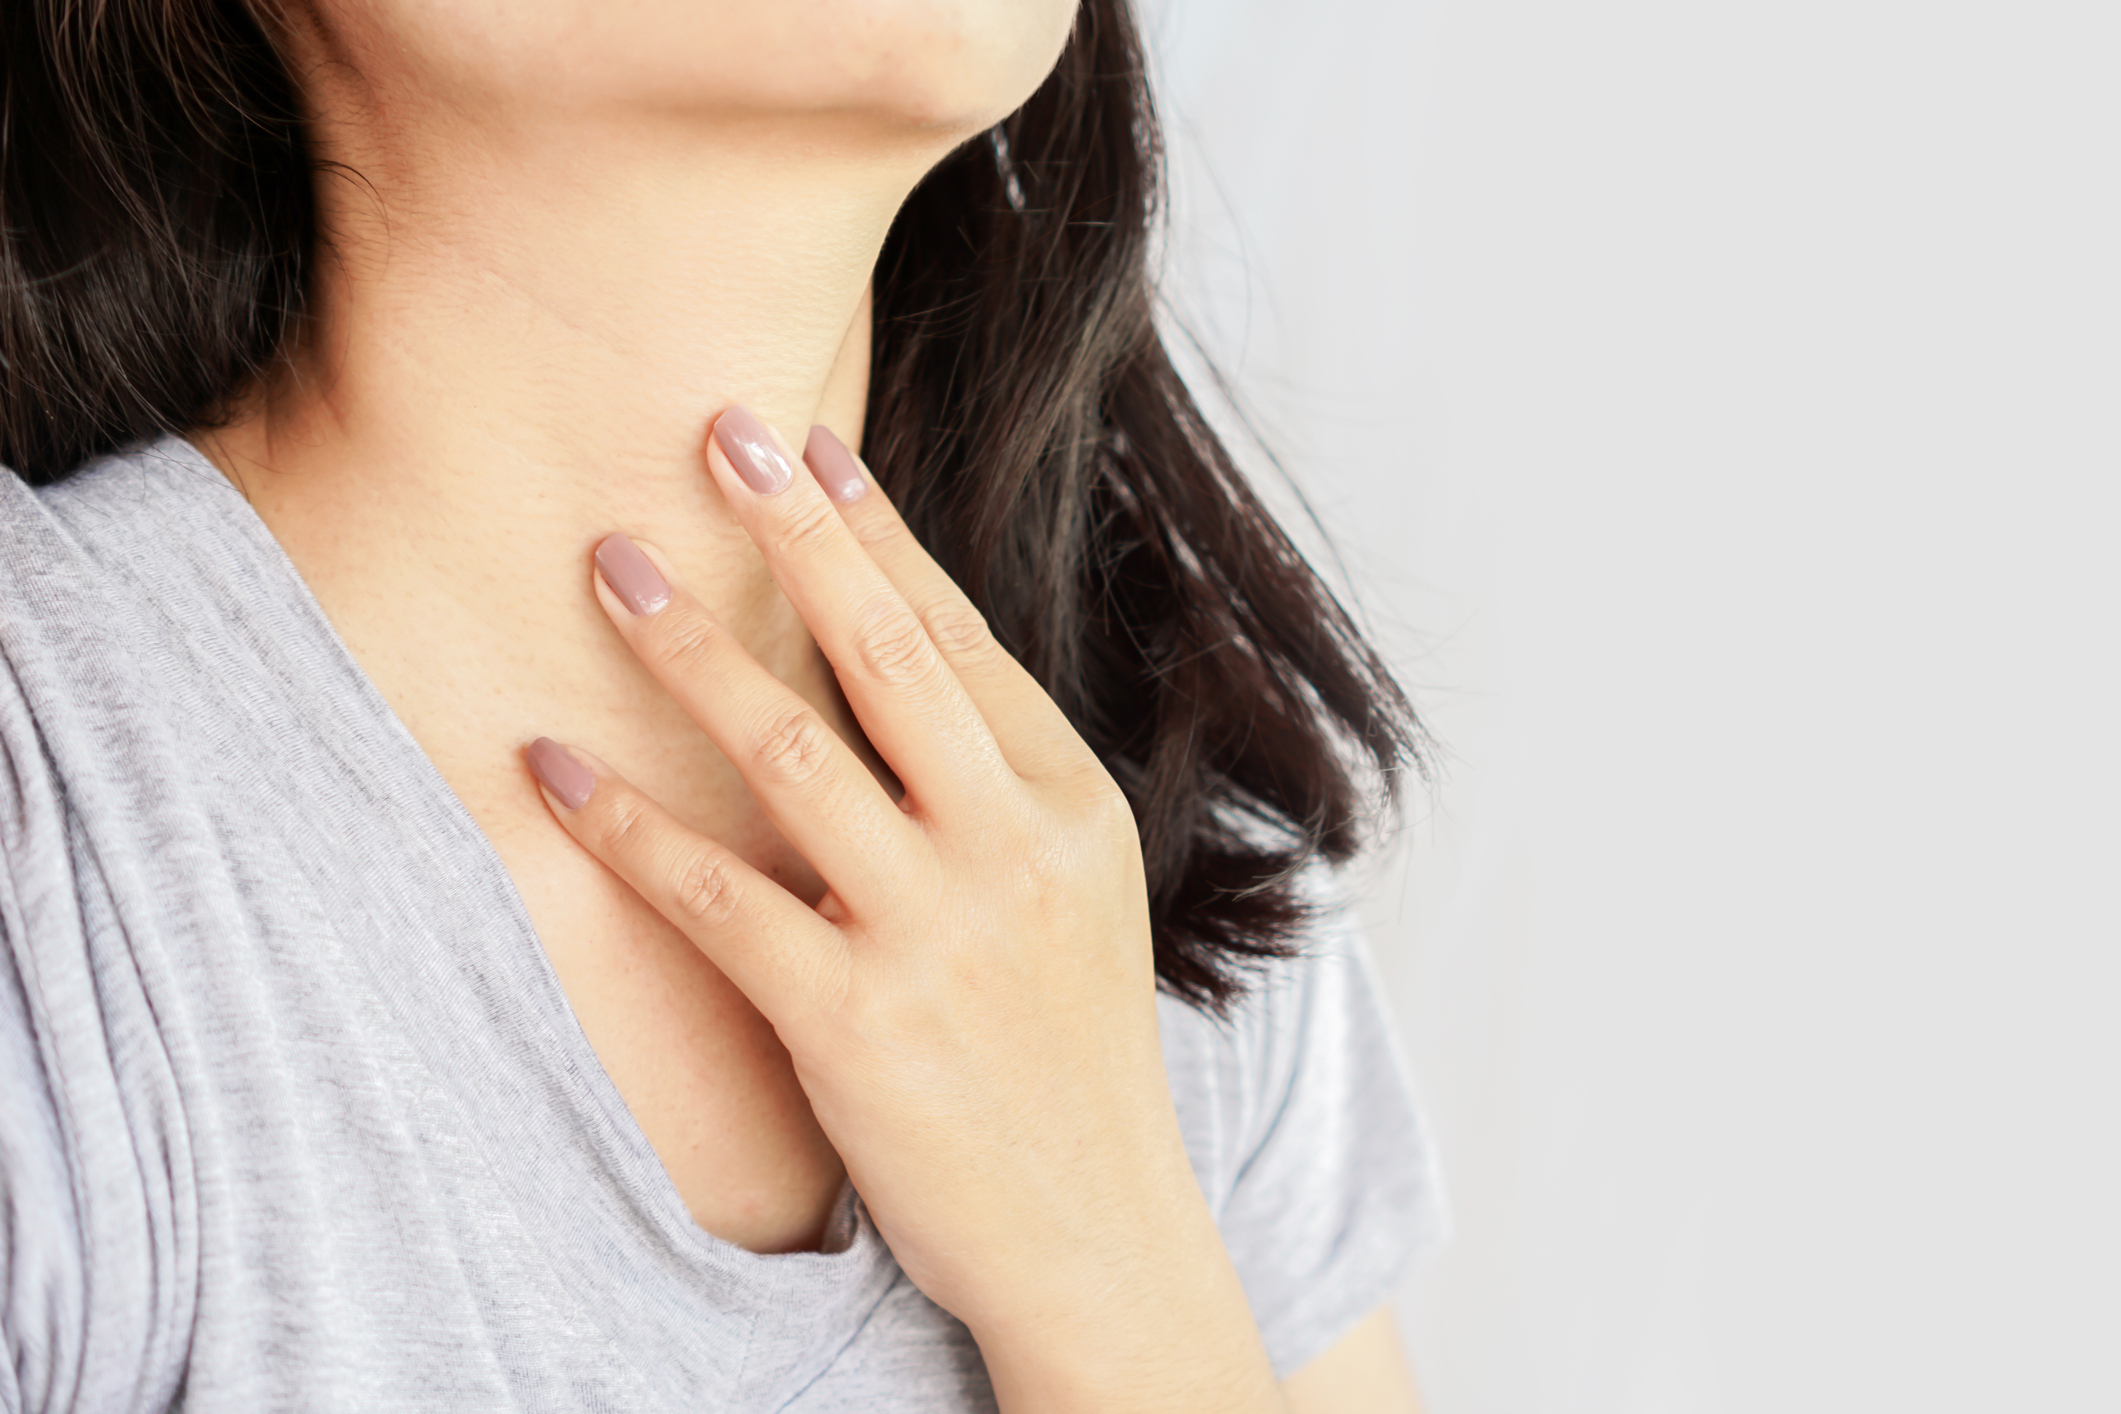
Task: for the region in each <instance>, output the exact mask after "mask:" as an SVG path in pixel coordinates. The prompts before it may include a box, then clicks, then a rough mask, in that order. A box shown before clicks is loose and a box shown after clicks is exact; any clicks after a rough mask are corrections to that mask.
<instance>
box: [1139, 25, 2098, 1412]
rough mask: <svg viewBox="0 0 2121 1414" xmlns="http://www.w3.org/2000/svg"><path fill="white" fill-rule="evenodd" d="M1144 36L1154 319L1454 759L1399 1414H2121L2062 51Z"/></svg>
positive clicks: (2093, 299)
mask: <svg viewBox="0 0 2121 1414" xmlns="http://www.w3.org/2000/svg"><path fill="white" fill-rule="evenodd" d="M1149 9H1150V15H1149V27H1150V30H1151V33H1152V35H1153V38H1154V43H1155V46H1156V48H1157V50H1158V55H1159V63H1160V68H1161V70H1162V75H1163V94H1164V98H1165V101H1166V106H1167V110H1168V111H1167V117H1168V120H1169V128H1170V137H1171V142H1172V146H1173V150H1174V160H1175V163H1176V167H1177V172H1176V179H1175V181H1176V205H1177V217H1178V220H1177V224H1176V227H1175V229H1174V235H1173V241H1172V250H1171V262H1170V263H1171V275H1170V279H1169V288H1170V290H1171V295H1172V299H1173V303H1174V306H1175V307H1176V308H1177V309H1178V310H1179V311H1180V312H1181V313H1183V314H1184V315H1185V316H1186V318H1187V319H1188V320H1189V321H1190V322H1191V323H1192V325H1193V326H1194V327H1195V328H1196V329H1197V330H1198V332H1199V333H1200V335H1201V338H1202V340H1203V342H1204V344H1205V345H1206V347H1207V348H1208V349H1209V350H1211V351H1212V353H1213V354H1214V355H1215V356H1216V357H1217V358H1218V360H1219V361H1221V362H1222V363H1223V364H1224V365H1225V366H1226V367H1227V368H1229V369H1230V370H1231V371H1232V372H1234V374H1235V375H1236V379H1237V382H1238V384H1239V386H1240V387H1241V389H1242V391H1243V393H1244V396H1245V398H1246V400H1247V402H1248V403H1249V404H1250V406H1251V407H1252V409H1253V410H1254V411H1255V412H1256V413H1257V414H1258V416H1259V419H1260V421H1261V422H1262V423H1263V425H1264V426H1265V427H1266V428H1267V430H1268V432H1269V434H1270V436H1271V438H1272V440H1273V442H1274V443H1275V445H1276V446H1277V447H1278V449H1279V450H1280V451H1281V453H1282V454H1283V457H1284V460H1285V461H1286V463H1287V464H1288V466H1289V467H1290V469H1291V470H1292V472H1293V473H1294V474H1295V477H1296V479H1297V481H1298V482H1299V483H1300V484H1301V485H1302V486H1303V488H1304V489H1305V491H1306V493H1307V494H1308V495H1309V496H1310V498H1311V500H1312V501H1313V503H1314V504H1315V506H1316V507H1317V509H1318V511H1319V513H1320V516H1321V519H1322V521H1323V523H1324V524H1325V526H1326V527H1327V528H1328V529H1329V530H1330V531H1331V532H1332V534H1333V537H1334V539H1335V541H1336V542H1337V543H1338V545H1339V547H1340V551H1341V556H1342V560H1343V563H1344V566H1345V569H1344V573H1342V575H1341V582H1342V583H1344V584H1347V585H1349V586H1351V589H1352V594H1353V597H1354V599H1355V600H1356V602H1357V603H1358V605H1359V606H1360V607H1361V609H1362V611H1363V612H1364V614H1365V616H1366V618H1367V620H1368V621H1369V622H1370V623H1371V624H1372V625H1373V626H1374V627H1375V628H1376V630H1377V631H1378V633H1379V634H1380V636H1381V638H1382V639H1383V641H1384V642H1385V643H1387V644H1388V645H1389V647H1390V649H1391V651H1392V653H1393V655H1394V657H1395V660H1396V661H1397V662H1398V663H1399V664H1400V665H1401V667H1402V669H1403V671H1404V674H1405V677H1406V679H1407V681H1408V682H1409V684H1410V685H1411V686H1412V687H1413V688H1414V689H1415V690H1416V693H1417V696H1418V699H1419V703H1420V705H1421V706H1422V708H1423V709H1424V711H1425V713H1426V715H1427V717H1428V719H1429V722H1430V724H1431V726H1432V728H1433V729H1434V731H1435V732H1436V734H1437V736H1438V737H1439V738H1440V740H1441V743H1442V751H1441V752H1440V754H1439V766H1440V778H1439V781H1438V783H1437V786H1436V787H1435V789H1434V790H1433V791H1432V792H1429V793H1428V794H1427V795H1425V796H1419V797H1418V799H1417V808H1416V810H1415V812H1414V816H1413V820H1412V824H1411V826H1410V828H1409V829H1408V830H1407V832H1406V836H1405V838H1404V839H1403V840H1402V841H1401V842H1400V844H1399V847H1398V849H1397V850H1396V852H1395V853H1394V854H1393V855H1392V856H1391V857H1390V858H1388V859H1387V860H1385V861H1384V862H1383V864H1382V865H1381V867H1380V869H1379V871H1378V878H1377V881H1376V883H1375V885H1374V887H1373V888H1372V889H1371V891H1370V896H1369V905H1368V906H1369V909H1370V913H1371V917H1372V920H1373V924H1374V936H1375V937H1376V939H1377V942H1378V944H1379V948H1380V952H1381V954H1382V958H1383V961H1384V964H1385V966H1386V968H1387V969H1388V971H1389V975H1390V981H1391V985H1392V988H1393V992H1394V999H1395V1002H1396V1003H1397V1006H1398V1009H1399V1013H1400V1016H1401V1019H1402V1023H1403V1026H1404V1028H1405V1031H1406V1034H1407V1041H1408V1049H1409V1051H1410V1053H1411V1056H1412V1059H1413V1062H1414V1066H1415V1069H1416V1072H1417V1076H1418V1079H1419V1082H1420V1084H1421V1087H1422V1089H1423V1091H1424V1094H1425V1097H1426V1100H1427V1103H1428V1107H1429V1109H1430V1112H1431V1114H1432V1118H1433V1120H1434V1123H1435V1127H1436V1129H1437V1131H1438V1134H1439V1137H1440V1139H1441V1142H1442V1145H1443V1149H1444V1154H1445V1158H1446V1160H1447V1163H1448V1166H1449V1173H1450V1178H1451V1180H1452V1184H1453V1188H1454V1199H1455V1208H1456V1215H1457V1233H1456V1237H1455V1239H1454V1241H1453V1243H1452V1245H1451V1246H1450V1247H1449V1248H1448V1249H1447V1250H1446V1251H1445V1252H1444V1253H1443V1254H1442V1255H1440V1256H1439V1257H1437V1258H1435V1259H1433V1260H1432V1261H1431V1262H1430V1263H1429V1264H1428V1266H1427V1267H1426V1268H1425V1269H1424V1270H1423V1271H1422V1272H1421V1273H1420V1274H1419V1275H1418V1276H1417V1278H1416V1280H1415V1282H1414V1284H1413V1285H1412V1286H1411V1287H1410V1288H1409V1290H1408V1291H1407V1293H1406V1294H1405V1295H1404V1296H1403V1298H1402V1300H1401V1303H1400V1305H1401V1308H1402V1313H1403V1318H1404V1322H1403V1323H1404V1326H1405V1329H1406V1332H1407V1335H1408V1338H1409V1342H1410V1345H1411V1348H1412V1350H1413V1353H1414V1358H1415V1360H1416V1363H1417V1366H1418V1368H1419V1371H1420V1373H1421V1376H1422V1379H1423V1382H1424V1384H1425V1386H1426V1389H1427V1393H1428V1396H1429V1399H1430V1402H1431V1404H1432V1405H1433V1406H1434V1409H1435V1410H1436V1411H1437V1414H1548V1411H1557V1412H1558V1411H1570V1412H1571V1414H1574V1411H1592V1414H1602V1412H1603V1411H1628V1414H1697V1412H1698V1414H1716V1412H1717V1411H1725V1410H1730V1411H1741V1410H1742V1411H1755V1410H1758V1411H1776V1414H1782V1411H1788V1410H1796V1409H1803V1410H1807V1411H1817V1410H1827V1411H1842V1410H1847V1411H1859V1410H1860V1411H1865V1414H1873V1412H1874V1411H1899V1410H1907V1411H1921V1414H1949V1411H1959V1410H1965V1411H1969V1412H1970V1414H1971V1411H1982V1414H1990V1411H1994V1410H1998V1409H2011V1410H2038V1411H2042V1414H2051V1412H2052V1411H2077V1410H2103V1411H2114V1410H2121V1217H2117V1211H2116V1210H2117V1207H2121V963H2117V961H2116V955H2117V952H2121V904H2117V893H2121V887H2117V885H2121V828H2117V821H2121V746H2117V743H2121V495H2117V491H2116V484H2117V480H2121V279H2117V270H2121V216H2117V213H2121V199H2117V192H2121V140H2117V139H2121V102H2117V98H2116V95H2117V93H2121V43H2117V33H2116V26H2115V25H2114V24H2113V23H2112V22H2110V21H2109V20H2108V19H2107V18H2106V13H2107V12H2110V11H2111V7H2110V6H2107V5H2101V4H2093V3H2083V4H2079V5H2075V6H2063V5H2057V4H2051V3H2047V0H2032V2H2031V3H2024V2H2023V0H2021V3H2013V4H2009V5H2005V4H2001V3H1990V4H1987V5H1983V6H1973V5H1966V4H1954V3H1950V2H1949V0H1943V3H1930V4H1923V5H1915V4H1906V3H1900V4H1892V3H1881V2H1880V0H1833V3H1825V2H1824V0H1774V3H1766V0H1756V3H1752V4H1733V3H1706V2H1705V0H1694V3H1687V4H1680V3H1661V4H1660V3H1656V2H1655V0H1616V3H1608V4H1562V3H1554V2H1553V0H1546V3H1542V0H1490V2H1489V3H1471V0H1421V3H1418V4H1412V5H1409V4H1394V3H1385V0H1301V3H1292V2H1291V0H1275V3H1267V0H1151V3H1150V5H1149Z"/></svg>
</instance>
